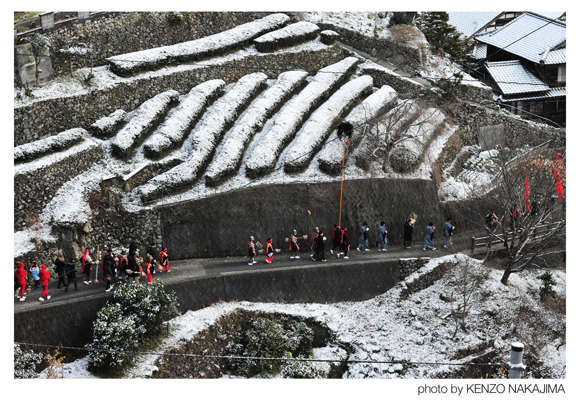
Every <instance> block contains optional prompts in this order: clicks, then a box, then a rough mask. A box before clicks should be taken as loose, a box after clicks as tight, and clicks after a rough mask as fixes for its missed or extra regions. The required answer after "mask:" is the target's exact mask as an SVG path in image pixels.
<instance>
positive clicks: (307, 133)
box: [284, 75, 373, 172]
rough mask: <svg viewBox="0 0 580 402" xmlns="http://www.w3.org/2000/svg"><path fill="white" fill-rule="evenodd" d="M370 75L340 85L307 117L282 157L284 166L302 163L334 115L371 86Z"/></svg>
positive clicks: (287, 168) (288, 168)
mask: <svg viewBox="0 0 580 402" xmlns="http://www.w3.org/2000/svg"><path fill="white" fill-rule="evenodd" d="M372 87H373V79H372V77H370V76H368V75H363V76H362V77H358V78H355V79H354V80H352V81H349V82H347V83H346V84H344V85H343V86H342V87H340V88H339V89H338V90H337V91H336V92H335V93H334V94H333V95H332V96H331V97H330V98H329V99H328V100H327V101H326V102H324V103H323V104H322V105H321V106H320V107H319V108H318V109H316V111H314V113H312V116H310V118H309V119H308V121H306V123H305V124H304V125H303V126H302V128H301V129H300V131H299V132H298V134H297V136H296V139H295V140H294V142H293V144H292V148H290V150H289V151H288V153H287V154H286V158H285V165H284V170H285V171H286V172H292V171H297V170H300V169H302V168H303V167H305V166H306V165H307V164H308V163H309V162H310V160H311V159H312V157H313V156H314V154H313V152H314V151H315V149H316V148H317V147H318V146H319V145H320V144H322V143H323V142H324V140H325V139H326V137H327V135H328V133H329V132H330V130H331V129H332V126H333V125H334V123H335V122H336V120H337V119H339V118H340V116H342V115H343V114H344V113H345V111H346V110H347V109H348V108H349V107H350V106H351V105H352V104H353V103H354V102H355V101H356V100H357V99H358V98H359V97H361V96H363V95H364V94H365V93H368V92H370V91H371V90H372Z"/></svg>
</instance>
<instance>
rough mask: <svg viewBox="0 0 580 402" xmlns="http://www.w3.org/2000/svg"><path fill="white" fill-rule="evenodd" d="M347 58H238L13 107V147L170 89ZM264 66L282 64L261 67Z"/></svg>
mask: <svg viewBox="0 0 580 402" xmlns="http://www.w3.org/2000/svg"><path fill="white" fill-rule="evenodd" d="M348 55H349V54H348V52H347V51H346V50H344V49H342V48H340V47H338V46H331V47H328V48H326V49H323V50H318V51H314V50H304V51H300V52H288V53H279V54H263V55H256V56H249V57H245V58H244V59H242V60H234V61H228V62H224V63H222V64H219V65H216V66H210V67H200V68H192V69H191V70H183V69H175V70H174V72H173V73H169V74H167V75H164V76H156V77H150V76H147V77H146V78H139V77H136V78H135V79H131V80H128V81H123V82H121V83H119V84H117V85H116V86H115V87H113V88H108V89H106V90H96V89H95V90H93V91H91V92H90V93H87V94H83V95H79V96H73V97H66V98H59V99H49V100H44V101H39V102H35V103H33V104H31V105H28V106H23V107H19V108H15V109H14V146H18V145H22V144H25V143H28V142H32V141H36V140H39V139H41V138H45V137H48V136H51V135H54V134H57V133H59V132H62V131H64V130H67V129H69V128H73V127H82V128H85V129H86V128H88V127H89V126H90V125H91V124H93V123H94V122H95V121H97V120H98V119H100V118H101V117H103V116H107V115H109V114H110V113H112V112H114V111H115V110H116V109H123V110H125V111H127V112H130V111H131V110H134V109H135V108H137V107H138V106H139V105H141V104H142V103H143V102H145V101H146V100H148V99H150V98H152V97H153V96H155V95H157V94H159V93H161V92H164V91H167V90H169V89H174V90H176V91H178V92H179V93H180V94H184V93H187V92H189V90H190V89H191V88H192V87H194V86H196V85H198V84H201V83H202V82H205V81H207V80H212V79H218V78H219V79H223V80H224V81H226V83H227V84H229V83H232V82H234V81H237V80H238V79H239V78H240V77H242V76H244V75H247V74H249V73H251V72H255V71H262V72H264V73H266V74H267V75H268V76H269V77H270V78H275V77H277V76H278V74H280V73H281V72H283V71H288V70H294V69H296V70H308V71H310V72H314V71H316V70H319V69H321V68H322V67H325V66H327V65H330V64H334V63H336V62H338V61H340V60H342V59H343V58H345V57H347V56H348ZM264 66H281V67H279V68H278V67H274V68H271V69H265V67H264Z"/></svg>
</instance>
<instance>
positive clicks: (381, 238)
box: [377, 221, 388, 251]
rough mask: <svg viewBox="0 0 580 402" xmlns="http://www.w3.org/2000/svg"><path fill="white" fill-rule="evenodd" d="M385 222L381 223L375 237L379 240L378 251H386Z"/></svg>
mask: <svg viewBox="0 0 580 402" xmlns="http://www.w3.org/2000/svg"><path fill="white" fill-rule="evenodd" d="M385 225H386V224H385V221H381V223H380V225H379V229H378V233H377V237H378V239H379V251H387V248H388V244H387V228H386V226H385Z"/></svg>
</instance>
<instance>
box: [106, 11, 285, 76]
mask: <svg viewBox="0 0 580 402" xmlns="http://www.w3.org/2000/svg"><path fill="white" fill-rule="evenodd" d="M289 20H290V17H288V16H287V15H286V14H282V13H278V14H270V15H268V16H266V17H264V18H261V19H258V20H255V21H252V22H248V23H246V24H242V25H238V26H236V27H235V28H232V29H228V30H227V31H224V32H220V33H217V34H214V35H210V36H206V37H204V38H201V39H196V40H192V41H188V42H182V43H177V44H175V45H170V46H162V47H157V48H154V49H147V50H142V51H139V52H133V53H126V54H121V55H118V56H113V57H109V58H106V59H105V60H106V61H107V62H108V63H109V64H110V65H111V69H112V70H113V71H114V72H115V73H118V74H119V75H123V74H131V73H134V72H136V71H139V70H144V69H152V68H155V67H158V66H160V65H162V64H170V63H175V62H183V61H190V60H198V59H199V58H201V57H204V56H207V55H212V54H215V53H216V52H223V51H226V50H228V49H230V48H231V47H233V46H235V45H242V44H244V43H245V42H247V41H249V40H252V39H253V38H255V37H257V36H259V35H262V34H263V33H265V32H268V31H271V30H273V29H277V28H279V27H281V26H283V25H284V24H286V23H287V22H288V21H289Z"/></svg>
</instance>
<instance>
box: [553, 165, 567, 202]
mask: <svg viewBox="0 0 580 402" xmlns="http://www.w3.org/2000/svg"><path fill="white" fill-rule="evenodd" d="M552 172H553V173H554V182H555V184H556V191H557V192H558V199H560V200H561V199H562V198H564V188H563V187H562V180H561V179H560V174H559V173H558V172H557V171H556V169H552Z"/></svg>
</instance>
